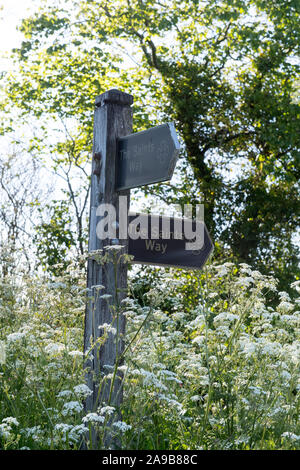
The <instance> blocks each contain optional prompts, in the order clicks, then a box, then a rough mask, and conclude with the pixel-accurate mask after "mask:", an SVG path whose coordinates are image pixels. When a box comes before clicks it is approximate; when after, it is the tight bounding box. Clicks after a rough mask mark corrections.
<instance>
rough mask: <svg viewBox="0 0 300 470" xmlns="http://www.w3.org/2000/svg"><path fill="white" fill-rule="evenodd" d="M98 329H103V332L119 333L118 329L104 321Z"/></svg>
mask: <svg viewBox="0 0 300 470" xmlns="http://www.w3.org/2000/svg"><path fill="white" fill-rule="evenodd" d="M98 329H99V330H102V332H103V333H111V334H112V335H116V334H117V329H116V328H115V327H114V326H112V324H109V323H103V324H102V325H99V326H98Z"/></svg>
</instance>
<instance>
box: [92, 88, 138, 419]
mask: <svg viewBox="0 0 300 470" xmlns="http://www.w3.org/2000/svg"><path fill="white" fill-rule="evenodd" d="M132 103H133V97H132V96H131V95H129V94H127V93H123V92H121V91H119V90H115V89H112V90H109V91H106V92H105V93H103V94H102V95H100V96H98V97H97V98H96V108H95V114H94V140H93V162H92V176H91V205H90V221H89V252H91V251H94V250H102V249H103V248H104V247H105V246H106V245H109V244H111V243H112V240H109V239H106V240H102V239H100V238H99V237H97V234H96V227H97V222H98V219H99V218H98V216H97V214H96V211H97V208H98V207H99V205H100V204H104V203H105V204H112V205H113V206H114V207H115V209H116V216H117V222H118V214H119V196H120V195H123V196H127V201H128V206H129V197H130V190H124V191H118V192H116V190H115V181H116V163H117V162H116V158H117V138H118V137H123V136H125V135H128V134H130V133H131V132H132V109H131V107H130V106H131V105H132ZM120 244H122V245H124V246H125V250H126V248H127V240H124V239H123V240H120ZM115 274H116V273H115V267H114V265H113V263H109V264H107V265H105V266H103V265H101V264H99V263H98V262H97V261H96V260H95V259H93V258H90V257H89V260H88V274H87V287H88V289H89V291H88V292H89V296H91V297H92V299H91V300H90V301H89V302H88V305H87V308H86V315H85V333H84V350H85V351H87V350H89V349H90V347H91V342H92V343H95V342H96V341H97V339H99V337H101V335H103V331H101V330H100V329H99V326H100V325H103V324H105V323H106V324H114V325H115V323H116V319H115V318H114V311H113V308H114V307H115V292H116V289H117V288H118V289H122V290H123V291H124V293H123V294H122V293H121V294H120V295H121V297H122V295H123V296H124V295H125V291H126V288H127V265H126V264H125V263H123V264H121V265H120V266H119V268H118V274H117V278H116V277H115ZM116 284H117V285H116ZM99 285H103V286H104V287H105V289H104V290H101V291H99V289H97V287H93V286H99ZM102 294H105V295H107V294H109V295H111V296H112V297H111V298H110V299H105V298H101V296H102ZM118 330H119V337H118V338H117V339H116V336H115V335H113V334H110V333H109V334H108V337H107V339H106V341H105V342H104V343H103V344H102V345H101V346H100V347H99V345H98V346H97V345H96V346H95V348H94V350H93V353H92V357H91V358H89V359H88V360H87V363H86V366H87V367H88V373H87V385H88V386H89V387H90V388H91V389H92V390H93V394H92V395H91V396H90V397H88V398H87V400H86V403H85V407H86V411H87V412H88V411H96V409H97V407H98V406H99V404H100V403H106V404H108V403H109V404H110V405H111V406H116V407H118V405H119V404H120V403H121V401H122V383H121V379H120V377H118V376H117V377H116V380H115V386H114V388H113V390H111V389H110V381H109V380H108V381H107V382H106V385H104V386H102V387H101V388H100V389H99V384H100V383H101V375H103V374H104V373H108V372H109V370H108V368H107V367H105V366H111V367H112V368H113V367H114V365H115V363H116V355H117V351H118V354H121V353H122V352H123V350H124V334H125V318H124V317H123V316H120V317H119V318H118ZM116 341H117V342H118V346H117V347H118V349H117V348H116Z"/></svg>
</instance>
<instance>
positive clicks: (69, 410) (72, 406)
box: [61, 401, 83, 416]
mask: <svg viewBox="0 0 300 470" xmlns="http://www.w3.org/2000/svg"><path fill="white" fill-rule="evenodd" d="M82 410H83V405H82V404H81V403H80V402H79V401H69V402H67V403H65V404H64V405H63V408H62V411H61V414H62V415H63V416H72V415H74V414H77V413H81V411H82Z"/></svg>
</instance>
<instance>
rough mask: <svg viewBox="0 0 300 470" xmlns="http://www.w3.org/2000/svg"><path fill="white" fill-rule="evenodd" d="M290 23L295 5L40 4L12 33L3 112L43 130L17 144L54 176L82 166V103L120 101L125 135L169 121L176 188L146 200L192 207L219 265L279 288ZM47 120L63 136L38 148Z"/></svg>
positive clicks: (289, 267) (292, 211) (293, 181)
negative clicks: (256, 274) (126, 110)
mask: <svg viewBox="0 0 300 470" xmlns="http://www.w3.org/2000/svg"><path fill="white" fill-rule="evenodd" d="M299 13H300V6H299V3H298V1H297V0H230V1H229V0H224V1H218V0H204V1H199V0H183V1H181V2H175V0H118V1H115V0H114V1H113V0H102V1H101V2H98V1H93V0H76V1H68V0H65V1H59V2H58V1H49V0H47V1H44V2H41V4H40V8H39V9H38V10H37V12H36V14H34V15H32V16H31V17H29V18H26V19H24V20H23V22H22V25H21V26H20V30H21V31H22V33H23V34H24V41H23V42H22V45H21V47H20V48H19V49H16V50H15V51H14V57H15V60H16V70H15V71H14V74H10V75H9V74H7V75H6V76H5V77H4V82H5V89H6V101H5V102H4V103H3V106H2V108H3V109H4V110H6V111H8V112H9V108H10V106H11V105H12V104H13V105H14V106H16V107H17V108H19V109H20V112H21V115H22V116H23V118H24V119H28V116H34V117H35V118H36V119H37V122H39V121H40V122H41V123H43V125H42V126H41V129H40V132H39V134H38V136H37V135H36V136H35V138H34V139H32V141H31V143H30V145H31V148H32V150H33V151H34V150H35V151H38V152H40V153H41V154H46V157H45V158H49V159H51V161H52V163H53V167H54V168H58V167H59V166H62V165H65V164H66V162H67V164H71V165H73V166H74V167H79V168H81V167H82V168H84V164H85V162H86V161H87V159H88V158H89V154H90V151H91V143H92V118H93V106H94V100H95V97H96V96H97V95H98V94H100V93H102V92H104V91H106V90H107V89H108V88H112V87H113V88H119V89H121V90H122V91H126V92H129V93H131V94H133V95H134V99H135V102H134V130H135V131H137V130H144V129H146V128H148V127H150V126H152V125H156V124H159V123H162V122H166V121H170V120H172V121H174V122H175V126H176V128H177V130H178V133H179V135H180V138H181V140H182V143H183V150H182V155H181V159H180V165H179V166H180V168H181V173H180V175H179V181H178V184H177V183H176V185H172V184H170V185H159V186H158V185H154V186H151V187H148V188H145V194H155V195H158V196H160V197H161V198H163V199H164V200H165V201H167V202H168V203H175V202H176V203H177V204H178V203H181V204H184V203H193V204H196V203H201V202H202V203H204V204H205V221H206V224H207V227H208V229H209V231H210V233H211V235H212V238H213V239H214V240H215V242H216V244H217V247H218V248H219V254H220V256H221V254H222V256H227V257H233V258H235V259H236V260H238V261H243V262H247V263H250V264H252V265H254V266H257V267H258V268H259V269H261V270H262V271H264V272H272V273H274V274H275V275H276V276H278V277H280V278H281V279H282V280H283V281H284V280H288V279H289V277H292V276H294V275H295V273H296V272H297V269H298V259H297V255H298V251H297V248H296V246H295V244H294V243H293V236H294V235H295V231H296V230H297V227H298V223H299V219H298V214H299V209H300V203H299V175H300V165H299V163H300V162H299V154H300V152H299V150H300V132H299V130H300V105H299V101H297V99H296V98H295V90H296V82H297V77H298V76H299V45H300V22H299ZM47 120H49V123H48V126H47ZM50 122H52V124H53V122H55V123H60V126H61V131H62V132H63V134H64V137H63V138H57V139H53V138H51V139H49V133H50V134H51V132H50V131H49V126H50ZM12 128H13V123H12V122H11V123H9V121H7V126H6V128H5V126H4V127H3V131H5V130H6V131H9V130H10V129H12ZM46 142H47V144H46ZM70 198H71V193H70ZM71 199H72V198H71ZM217 251H218V250H217Z"/></svg>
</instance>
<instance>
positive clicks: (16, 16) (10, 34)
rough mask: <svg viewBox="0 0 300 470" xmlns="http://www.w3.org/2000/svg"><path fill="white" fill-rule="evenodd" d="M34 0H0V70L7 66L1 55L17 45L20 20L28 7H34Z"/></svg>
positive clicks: (18, 42)
mask: <svg viewBox="0 0 300 470" xmlns="http://www.w3.org/2000/svg"><path fill="white" fill-rule="evenodd" d="M37 3H38V2H37V1H36V0H35V1H34V0H0V8H1V10H0V56H1V59H0V60H1V62H0V65H1V70H3V69H5V67H7V65H8V62H7V60H3V55H4V54H5V52H8V51H9V50H10V49H11V48H13V47H16V46H18V44H20V41H21V34H20V33H19V32H18V31H17V25H18V23H20V20H21V19H22V18H24V17H26V16H27V15H28V8H31V9H32V8H34V6H35V4H37Z"/></svg>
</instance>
